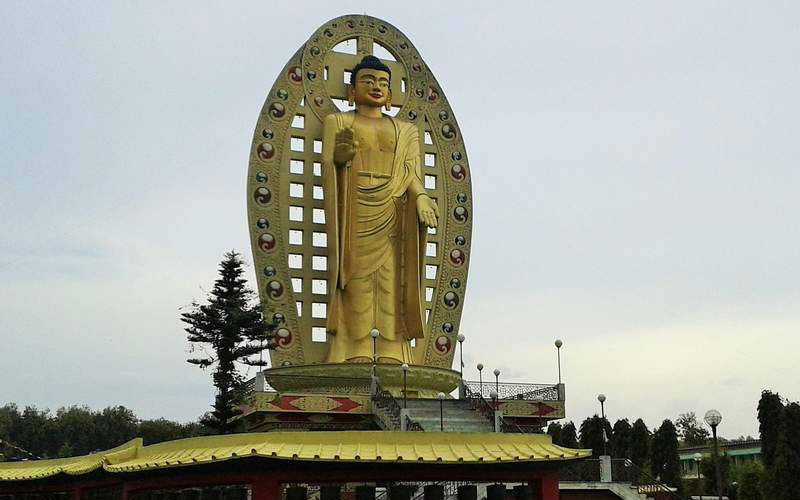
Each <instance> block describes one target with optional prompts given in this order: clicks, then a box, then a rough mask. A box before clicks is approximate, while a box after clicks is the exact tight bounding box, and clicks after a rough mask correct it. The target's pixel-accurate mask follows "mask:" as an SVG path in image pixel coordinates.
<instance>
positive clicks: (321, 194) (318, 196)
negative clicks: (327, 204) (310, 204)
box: [311, 184, 325, 200]
mask: <svg viewBox="0 0 800 500" xmlns="http://www.w3.org/2000/svg"><path fill="white" fill-rule="evenodd" d="M311 198H313V199H315V200H324V199H325V190H324V189H322V186H317V185H316V184H315V185H314V187H313V188H311Z"/></svg>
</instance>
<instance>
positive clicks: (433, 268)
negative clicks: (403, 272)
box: [425, 264, 439, 281]
mask: <svg viewBox="0 0 800 500" xmlns="http://www.w3.org/2000/svg"><path fill="white" fill-rule="evenodd" d="M438 273H439V266H437V265H435V264H425V279H427V280H431V281H435V280H436V275H437V274H438Z"/></svg>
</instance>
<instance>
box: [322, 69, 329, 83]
mask: <svg viewBox="0 0 800 500" xmlns="http://www.w3.org/2000/svg"><path fill="white" fill-rule="evenodd" d="M322 79H323V80H326V81H327V80H328V67H327V66H325V67H324V68H322Z"/></svg>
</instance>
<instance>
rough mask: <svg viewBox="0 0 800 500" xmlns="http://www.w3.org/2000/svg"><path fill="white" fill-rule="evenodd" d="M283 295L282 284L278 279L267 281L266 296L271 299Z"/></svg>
mask: <svg viewBox="0 0 800 500" xmlns="http://www.w3.org/2000/svg"><path fill="white" fill-rule="evenodd" d="M282 295H283V284H282V283H281V282H280V281H278V280H272V281H270V282H269V283H267V296H268V297H269V298H270V299H272V300H275V299H279V298H280V297H281V296H282Z"/></svg>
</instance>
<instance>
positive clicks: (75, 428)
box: [55, 406, 100, 457]
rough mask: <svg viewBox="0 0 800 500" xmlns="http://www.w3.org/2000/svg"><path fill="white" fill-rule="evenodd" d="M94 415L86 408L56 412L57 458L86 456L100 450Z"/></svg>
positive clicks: (71, 408) (79, 407)
mask: <svg viewBox="0 0 800 500" xmlns="http://www.w3.org/2000/svg"><path fill="white" fill-rule="evenodd" d="M95 415H96V412H94V411H92V409H91V408H89V407H88V406H70V407H66V408H64V407H62V408H59V409H58V411H56V416H55V428H56V432H57V433H58V441H59V445H60V446H59V449H58V452H57V455H58V456H59V457H70V456H76V455H86V454H88V453H91V452H92V451H94V450H97V449H100V443H99V433H98V431H97V422H96V418H95Z"/></svg>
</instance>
